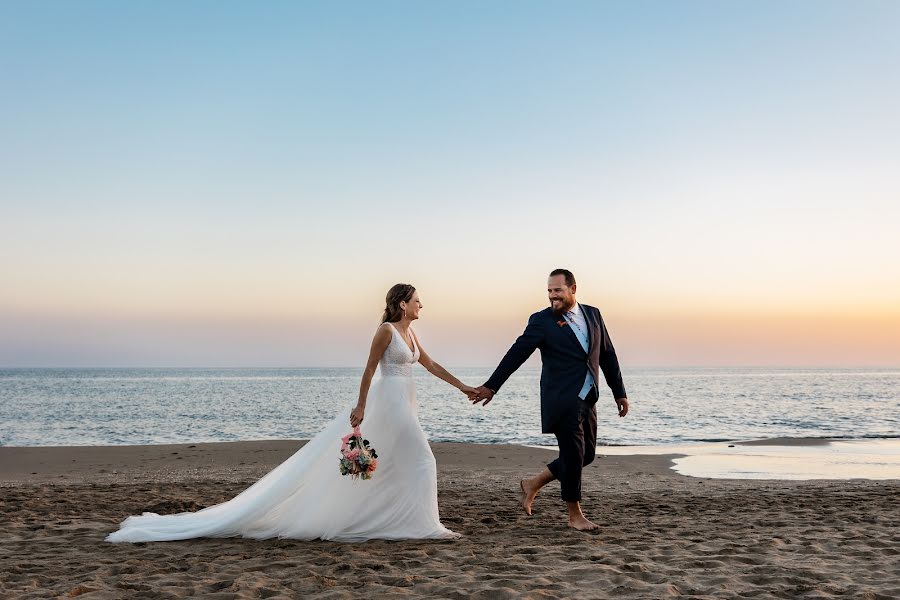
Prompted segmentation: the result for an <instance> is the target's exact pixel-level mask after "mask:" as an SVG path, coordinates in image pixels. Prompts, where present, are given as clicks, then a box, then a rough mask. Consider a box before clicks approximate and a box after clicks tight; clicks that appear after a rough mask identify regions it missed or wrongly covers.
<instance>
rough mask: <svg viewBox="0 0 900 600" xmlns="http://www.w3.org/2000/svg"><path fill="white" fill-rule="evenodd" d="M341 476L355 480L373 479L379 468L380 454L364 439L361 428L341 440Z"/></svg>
mask: <svg viewBox="0 0 900 600" xmlns="http://www.w3.org/2000/svg"><path fill="white" fill-rule="evenodd" d="M341 441H342V442H343V444H342V445H341V463H340V468H341V475H349V476H350V477H352V478H353V479H356V478H357V477H359V478H361V479H372V473H374V472H375V467H377V466H378V454H376V452H375V448H372V447H371V446H369V440H365V439H363V436H362V434H361V433H360V432H359V427H358V426H357V427H354V428H353V432H352V433H348V434H347V435H345V436H344V437H342V438H341Z"/></svg>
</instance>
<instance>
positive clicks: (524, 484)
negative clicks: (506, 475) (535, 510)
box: [519, 479, 541, 517]
mask: <svg viewBox="0 0 900 600" xmlns="http://www.w3.org/2000/svg"><path fill="white" fill-rule="evenodd" d="M519 487H520V488H521V489H522V497H521V499H520V500H519V503H520V504H521V505H522V508H523V509H525V514H526V515H528V516H529V517H530V516H531V505H532V503H533V502H534V499H535V497H537V495H538V492H539V491H540V489H541V488H540V487H537V486H535V485H533V484H531V483H530V482H529V480H527V479H522V480H520V481H519Z"/></svg>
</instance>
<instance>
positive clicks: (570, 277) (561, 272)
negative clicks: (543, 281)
mask: <svg viewBox="0 0 900 600" xmlns="http://www.w3.org/2000/svg"><path fill="white" fill-rule="evenodd" d="M557 275H562V276H563V277H565V278H566V285H567V286H569V287H572V286H573V285H575V276H574V275H572V271H570V270H568V269H553V270H552V271H550V277H556V276H557Z"/></svg>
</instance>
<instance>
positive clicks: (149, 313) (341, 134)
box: [0, 0, 900, 368]
mask: <svg viewBox="0 0 900 600" xmlns="http://www.w3.org/2000/svg"><path fill="white" fill-rule="evenodd" d="M898 29H900V3H898V2H892V1H861V2H820V1H816V2H812V1H809V2H790V3H784V2H753V3H750V2H746V3H736V2H728V3H725V2H712V1H710V2H690V1H688V2H662V1H660V2H621V3H604V2H593V1H591V2H564V3H555V2H527V1H518V0H517V1H515V2H513V1H509V2H459V1H455V2H429V3H421V2H391V1H388V2H377V3H375V2H342V3H330V2H319V3H313V2H306V3H300V2H267V3H251V2H246V3H229V2H218V1H216V2H212V1H210V2H199V1H195V2H189V3H183V2H155V3H142V4H138V3H125V4H123V3H119V2H92V1H86V2H78V3H75V2H26V1H19V2H15V1H10V2H4V3H2V5H0V32H2V34H0V81H2V90H3V91H2V93H0V132H2V133H0V139H2V143H0V207H2V213H0V256H2V261H0V282H2V283H0V285H2V294H0V367H4V366H5V367H20V366H298V367H302V366H362V364H363V363H364V361H365V357H366V355H367V352H368V345H369V342H370V339H371V335H372V332H373V330H374V328H375V327H376V326H377V324H378V322H379V317H380V314H381V310H382V309H383V303H384V294H385V292H386V291H387V289H388V287H390V286H391V285H392V284H393V283H396V282H400V281H402V282H408V283H412V284H414V285H416V286H417V287H418V288H419V291H420V294H421V297H422V301H423V303H424V305H425V308H424V310H423V311H422V319H421V320H420V321H419V322H418V323H416V325H415V326H414V327H415V328H416V330H417V331H418V332H419V335H420V337H421V338H422V342H423V345H424V346H425V348H426V349H427V350H428V351H429V352H430V353H431V354H432V355H433V356H434V357H435V358H436V359H437V360H439V361H440V362H442V363H443V364H445V365H447V366H492V365H493V364H495V363H496V362H497V361H499V359H500V357H501V356H502V354H503V352H504V351H505V350H506V348H507V347H508V346H509V344H510V343H511V342H512V341H513V339H515V336H516V335H518V334H519V333H520V332H521V330H522V328H523V327H524V324H525V322H526V321H527V318H528V315H529V314H530V313H532V312H534V311H536V310H539V309H541V308H543V307H544V306H546V305H547V302H546V291H545V287H546V277H547V274H548V273H549V271H550V270H552V269H553V268H556V267H565V268H569V269H571V270H572V271H574V273H575V275H576V277H577V278H578V281H579V286H578V298H579V300H580V301H582V302H584V303H587V304H591V305H594V306H597V307H598V308H600V310H601V312H602V313H603V315H604V318H605V319H606V321H607V325H608V327H609V330H610V333H611V334H612V338H613V341H614V343H615V345H616V348H617V349H618V353H619V358H620V361H621V362H622V363H623V365H624V366H625V367H626V368H629V367H638V366H655V365H660V366H680V365H709V366H718V365H784V366H792V365H803V366H865V365H871V366H900V233H898V232H900V111H898V109H897V107H898V106H900V36H898V35H897V31H898Z"/></svg>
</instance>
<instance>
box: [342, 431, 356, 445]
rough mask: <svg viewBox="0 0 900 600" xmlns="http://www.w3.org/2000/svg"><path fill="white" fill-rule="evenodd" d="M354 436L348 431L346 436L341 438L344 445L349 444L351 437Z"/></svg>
mask: <svg viewBox="0 0 900 600" xmlns="http://www.w3.org/2000/svg"><path fill="white" fill-rule="evenodd" d="M352 437H353V434H352V433H348V434H347V435H345V436H344V437H342V438H341V441H342V442H344V445H347V444H349V443H350V438H352Z"/></svg>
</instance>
